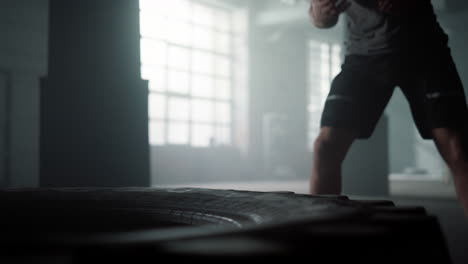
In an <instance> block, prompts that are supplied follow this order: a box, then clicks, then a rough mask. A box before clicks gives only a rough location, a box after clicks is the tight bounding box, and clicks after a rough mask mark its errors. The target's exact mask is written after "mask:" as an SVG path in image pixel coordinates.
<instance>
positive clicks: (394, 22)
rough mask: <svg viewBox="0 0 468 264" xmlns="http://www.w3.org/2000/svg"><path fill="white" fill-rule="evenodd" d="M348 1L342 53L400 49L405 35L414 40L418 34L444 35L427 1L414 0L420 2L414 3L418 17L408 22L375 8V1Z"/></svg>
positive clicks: (406, 40)
mask: <svg viewBox="0 0 468 264" xmlns="http://www.w3.org/2000/svg"><path fill="white" fill-rule="evenodd" d="M349 1H350V2H351V6H350V7H349V8H348V10H347V11H346V12H345V13H346V26H347V32H346V39H345V43H344V44H345V47H346V55H351V54H359V55H374V54H384V53H388V52H392V51H395V50H400V49H402V48H403V47H404V45H407V43H409V42H408V39H409V38H408V36H413V38H412V39H414V40H417V38H416V35H417V34H421V37H423V38H428V37H435V36H437V37H438V38H439V39H443V38H444V37H445V33H444V32H443V30H442V29H441V28H440V26H439V24H438V22H437V19H436V17H435V14H434V10H433V8H432V5H431V3H430V1H429V0H418V1H420V2H421V4H419V6H418V11H419V12H418V16H422V17H418V18H417V20H415V21H417V22H408V20H404V19H401V18H398V17H395V16H391V15H387V14H385V13H382V12H380V11H378V10H377V7H376V5H377V0H349ZM407 1H415V0H407ZM409 24H411V26H410V25H409ZM415 28H416V30H414V29H415ZM412 31H413V32H412ZM421 32H422V33H421ZM428 32H431V33H430V34H429V33H428ZM423 33H424V35H422V34H423ZM426 33H427V34H426ZM426 40H427V39H426Z"/></svg>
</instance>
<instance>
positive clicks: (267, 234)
mask: <svg viewBox="0 0 468 264" xmlns="http://www.w3.org/2000/svg"><path fill="white" fill-rule="evenodd" d="M0 210H1V212H2V217H1V218H2V219H1V222H2V224H1V225H0V231H1V232H2V233H1V234H2V236H0V244H1V249H0V251H1V252H2V253H3V254H2V256H4V257H5V258H6V259H7V258H8V259H10V260H15V258H16V257H18V256H20V255H22V256H24V255H26V256H37V255H40V256H42V257H43V258H45V259H48V258H49V257H50V258H56V257H57V256H66V258H64V262H65V263H68V262H67V261H68V260H70V261H73V262H74V263H76V262H83V263H87V262H88V261H89V258H90V257H92V258H95V257H96V256H97V255H99V256H102V257H105V259H106V260H110V259H112V258H115V259H118V260H121V259H122V258H124V257H128V258H129V259H133V258H135V257H137V258H140V257H141V256H147V257H159V256H171V257H191V258H193V257H198V258H202V259H206V258H219V259H224V258H227V257H233V256H236V257H240V258H243V257H255V256H263V257H265V256H298V255H304V256H308V257H309V258H311V259H315V260H319V259H320V260H323V259H326V260H328V261H338V260H346V261H351V262H352V263H354V262H356V263H363V262H364V263H382V262H383V263H387V262H388V263H390V262H391V263H394V262H395V261H397V262H409V261H417V262H426V261H430V263H449V262H450V259H449V256H448V251H447V248H446V245H445V241H444V238H443V235H442V233H441V230H440V227H439V225H438V221H437V219H436V218H435V217H433V216H430V215H428V214H427V213H426V211H425V210H424V208H422V207H411V208H410V207H396V206H395V205H394V204H393V203H392V202H391V201H356V200H350V199H348V197H345V196H322V197H314V196H308V195H299V194H294V193H289V192H283V193H281V192H276V193H271V192H268V193H262V192H247V191H234V190H209V189H189V188H187V189H155V188H107V189H95V188H74V189H70V188H67V189H11V190H4V191H0ZM0 260H1V259H0Z"/></svg>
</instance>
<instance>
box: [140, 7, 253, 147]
mask: <svg viewBox="0 0 468 264" xmlns="http://www.w3.org/2000/svg"><path fill="white" fill-rule="evenodd" d="M240 19H242V17H239V16H238V15H236V12H235V10H234V9H233V8H229V7H225V6H218V5H215V4H207V2H203V1H195V0H140V28H141V74H142V78H143V79H145V80H148V81H149V83H150V85H149V87H150V94H149V99H148V100H149V119H150V124H149V129H150V131H149V135H150V144H151V145H159V146H161V145H189V146H192V147H209V146H213V145H230V144H232V138H233V131H234V125H233V123H234V122H233V116H234V115H233V110H234V95H233V90H234V88H237V87H236V85H238V83H239V80H238V79H237V78H236V76H238V75H239V73H238V72H237V70H238V69H243V68H245V67H244V66H243V64H245V63H246V59H245V57H246V55H245V54H246V45H245V42H246V41H245V39H244V38H245V35H246V22H245V21H239V20H240Z"/></svg>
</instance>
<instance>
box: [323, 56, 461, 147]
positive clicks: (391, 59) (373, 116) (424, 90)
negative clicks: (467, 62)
mask: <svg viewBox="0 0 468 264" xmlns="http://www.w3.org/2000/svg"><path fill="white" fill-rule="evenodd" d="M395 87H400V88H401V89H402V91H403V93H404V95H405V96H406V98H407V100H408V102H409V104H410V108H411V112H412V115H413V119H414V121H415V123H416V126H417V128H418V130H419V133H420V134H421V136H422V137H423V138H424V139H431V138H432V133H431V131H432V130H433V129H434V128H447V127H454V128H455V127H461V126H464V125H466V123H467V121H468V119H467V117H468V110H467V105H466V100H465V93H464V90H463V85H462V82H461V80H460V77H459V75H458V72H457V69H456V67H455V64H454V62H453V60H452V56H451V53H450V49H449V48H448V47H443V48H437V49H436V48H432V49H429V48H427V49H421V50H414V51H406V52H403V51H400V52H395V53H388V54H381V55H373V56H366V55H348V56H347V57H346V58H345V61H344V63H343V65H342V71H341V73H340V74H339V75H338V76H337V77H336V78H335V79H334V80H333V82H332V86H331V90H330V94H329V96H328V98H327V101H326V103H325V109H324V111H323V114H322V119H321V126H322V127H324V126H327V127H343V128H354V129H357V130H358V131H359V138H369V137H370V136H371V135H372V133H373V131H374V129H375V126H376V125H377V122H378V121H379V119H380V117H381V115H382V113H383V111H384V109H385V107H386V106H387V103H388V101H389V100H390V98H391V97H392V94H393V91H394V89H395ZM408 114H409V113H408Z"/></svg>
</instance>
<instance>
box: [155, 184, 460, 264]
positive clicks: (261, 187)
mask: <svg viewBox="0 0 468 264" xmlns="http://www.w3.org/2000/svg"><path fill="white" fill-rule="evenodd" d="M399 186H402V187H403V186H406V188H407V186H408V184H403V183H401V182H399V183H396V184H391V189H395V188H396V190H392V193H394V194H393V195H391V196H390V197H353V196H351V197H350V198H352V199H353V198H356V199H385V200H392V201H394V202H395V204H396V205H401V206H423V207H425V208H426V210H427V211H428V213H430V214H433V215H435V216H437V217H438V219H439V222H440V225H441V228H442V230H443V232H444V234H445V238H446V241H447V245H448V247H449V251H450V254H451V256H452V260H453V263H454V264H466V263H468V220H467V219H466V218H465V216H464V214H463V210H462V208H461V206H460V204H459V203H458V201H457V200H456V199H455V198H454V197H453V195H451V194H452V192H451V190H450V189H451V188H450V187H448V188H446V189H447V190H443V191H441V192H440V193H436V194H435V195H431V197H429V196H424V194H423V193H418V192H415V193H414V194H413V195H409V194H410V193H411V192H409V190H405V189H400V187H399ZM155 187H164V188H166V187H167V188H177V187H193V188H208V189H233V190H246V191H265V192H270V191H292V192H295V193H301V194H305V193H307V191H308V183H307V181H305V180H294V181H253V182H231V183H204V184H203V183H197V184H185V185H158V186H155ZM444 188H445V187H444Z"/></svg>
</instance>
